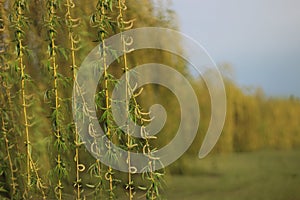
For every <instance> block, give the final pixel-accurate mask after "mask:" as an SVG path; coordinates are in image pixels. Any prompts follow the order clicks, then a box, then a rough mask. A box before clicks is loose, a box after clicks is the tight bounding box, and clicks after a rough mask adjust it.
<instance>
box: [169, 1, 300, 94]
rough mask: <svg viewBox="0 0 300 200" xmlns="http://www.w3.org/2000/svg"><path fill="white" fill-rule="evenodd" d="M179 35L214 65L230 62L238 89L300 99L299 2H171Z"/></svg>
mask: <svg viewBox="0 0 300 200" xmlns="http://www.w3.org/2000/svg"><path fill="white" fill-rule="evenodd" d="M171 4H172V5H171V8H172V9H173V10H174V11H175V12H176V14H177V20H178V22H179V26H180V31H181V32H183V33H185V34H187V35H188V36H191V37H192V38H193V39H195V40H196V41H197V42H199V43H200V44H201V45H202V46H203V47H204V48H205V49H206V50H207V51H208V53H209V54H210V56H211V57H212V58H213V60H214V61H215V62H216V63H217V64H222V63H229V64H230V65H231V66H232V68H233V71H234V73H233V77H234V80H235V82H236V83H237V84H239V85H240V86H241V87H248V86H253V87H261V88H262V89H263V90H264V91H265V93H266V94H267V95H268V96H289V95H295V96H298V97H300V87H299V86H300V1H299V0H251V1H250V0H248V1H246V0H243V1H241V0H171Z"/></svg>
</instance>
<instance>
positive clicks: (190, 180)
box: [164, 151, 300, 200]
mask: <svg viewBox="0 0 300 200" xmlns="http://www.w3.org/2000/svg"><path fill="white" fill-rule="evenodd" d="M185 166H186V167H185V169H184V172H185V174H184V175H172V176H170V175H169V176H167V177H166V183H167V186H165V187H166V188H165V190H164V191H165V197H166V198H167V199H172V200H173V199H174V200H176V199H178V200H179V199H180V200H185V199H186V200H194V199H200V200H219V199H220V200H226V199H228V200H234V199H238V200H248V199H249V200H299V199H300V151H263V152H252V153H234V154H228V155H211V156H208V157H207V158H205V159H203V160H199V159H197V158H195V157H193V158H187V159H185Z"/></svg>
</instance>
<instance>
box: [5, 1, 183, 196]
mask: <svg viewBox="0 0 300 200" xmlns="http://www.w3.org/2000/svg"><path fill="white" fill-rule="evenodd" d="M0 5H1V7H0V8H1V9H0V16H1V18H0V31H1V35H0V39H1V46H0V51H1V55H0V56H1V57H0V58H1V60H0V64H1V65H0V67H1V68H0V80H1V101H0V102H1V115H0V118H1V121H0V122H1V125H0V127H1V140H0V141H1V145H0V148H1V153H0V155H1V156H0V159H1V166H0V175H1V178H0V195H1V198H4V199H5V198H7V199H93V198H94V199H99V198H100V199H106V198H109V199H118V198H121V199H125V198H126V199H135V198H146V199H159V198H161V192H160V191H161V186H162V182H161V177H162V173H161V172H156V171H153V170H149V172H148V173H145V174H137V173H135V171H134V170H133V169H134V166H133V164H132V163H131V162H128V163H127V164H128V166H127V167H128V171H129V172H128V173H123V172H119V171H117V170H114V169H113V168H112V167H111V166H105V165H104V164H102V163H101V162H100V160H97V159H95V158H93V157H92V156H91V155H90V154H89V153H88V151H87V150H86V148H85V145H84V143H83V141H81V140H80V136H79V133H78V130H77V126H76V124H74V122H73V119H72V114H71V112H72V106H71V105H72V104H71V103H72V99H71V94H72V89H73V85H74V82H75V80H76V74H77V70H78V67H79V66H80V63H81V62H82V61H83V59H84V58H85V57H86V56H87V54H88V52H89V51H90V50H91V49H93V48H94V47H95V46H96V45H98V44H99V43H100V42H102V43H103V44H104V45H105V39H106V38H109V37H110V36H112V35H114V34H117V33H122V32H123V31H126V30H129V29H132V28H137V27H143V26H160V27H172V28H174V27H175V26H176V22H175V21H173V20H172V18H173V14H172V13H167V12H165V8H163V7H161V8H154V4H153V2H151V1H149V0H143V1H138V2H136V1H132V0H127V1H125V0H118V1H117V0H99V1H93V2H85V1H73V0H64V1H58V0H48V1H34V0H31V1H27V0H16V1H8V0H7V1H5V0H4V1H1V2H0ZM163 13H165V14H163ZM170 22H172V23H170ZM149 39H150V38H149ZM162 42H163V40H162ZM123 45H125V46H124V52H126V51H125V49H126V41H125V40H123ZM178 48H179V45H178ZM148 57H149V53H148V52H136V53H130V52H128V53H125V54H124V55H123V56H122V57H120V58H119V61H118V62H115V63H113V64H112V66H110V67H109V66H105V65H104V66H102V67H104V79H103V80H100V83H99V89H98V92H99V94H96V97H95V99H96V105H101V107H99V109H98V111H97V112H98V117H99V123H100V124H101V126H103V125H105V126H106V133H105V134H106V136H107V137H108V138H109V139H111V140H112V141H114V142H115V143H116V144H118V145H120V146H122V148H124V149H125V150H127V151H128V155H127V156H128V157H127V159H128V160H130V154H131V153H130V152H141V151H142V150H143V149H144V148H147V152H149V153H150V152H151V151H152V149H154V148H155V147H156V145H157V144H158V143H157V142H155V141H150V139H149V138H142V139H136V138H134V137H132V136H131V135H130V133H129V131H128V130H127V131H124V130H121V129H119V128H118V127H116V126H115V124H114V122H113V120H112V119H111V118H110V117H108V116H110V115H109V114H108V113H109V112H111V110H110V95H111V91H112V89H113V87H114V84H115V83H116V81H117V80H118V78H120V76H122V75H123V74H124V75H125V76H126V77H127V78H128V79H127V81H129V79H130V77H129V76H128V71H129V70H130V69H131V68H134V66H136V65H139V64H141V63H146V62H150V61H151V59H152V61H155V60H154V59H157V58H159V59H160V60H163V61H164V62H166V63H168V62H169V64H174V61H172V58H170V56H169V55H167V54H162V53H161V52H159V51H157V52H152V54H151V59H150V60H149V58H148ZM180 67H181V68H182V66H180ZM180 67H178V68H180ZM132 90H133V88H129V86H128V87H127V89H126V92H130V91H132ZM149 92H150V93H149ZM154 92H155V90H154V89H150V90H149V91H148V92H147V95H149V94H150V95H149V96H151V94H153V93H154ZM128 95H129V93H128ZM143 95H145V96H146V94H142V95H141V96H137V95H133V100H131V101H130V103H131V104H130V107H131V108H135V109H134V110H135V111H136V112H134V113H128V114H129V115H132V117H131V118H133V119H135V122H136V123H139V124H144V123H145V122H149V119H148V117H147V116H146V115H147V114H146V115H145V112H144V111H142V110H141V108H142V107H143V106H144V105H146V104H147V103H145V102H147V101H145V100H144V101H143V98H142V96H143ZM150 103H152V102H150ZM150 103H148V104H150ZM128 109H129V108H128ZM145 110H147V108H145Z"/></svg>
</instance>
